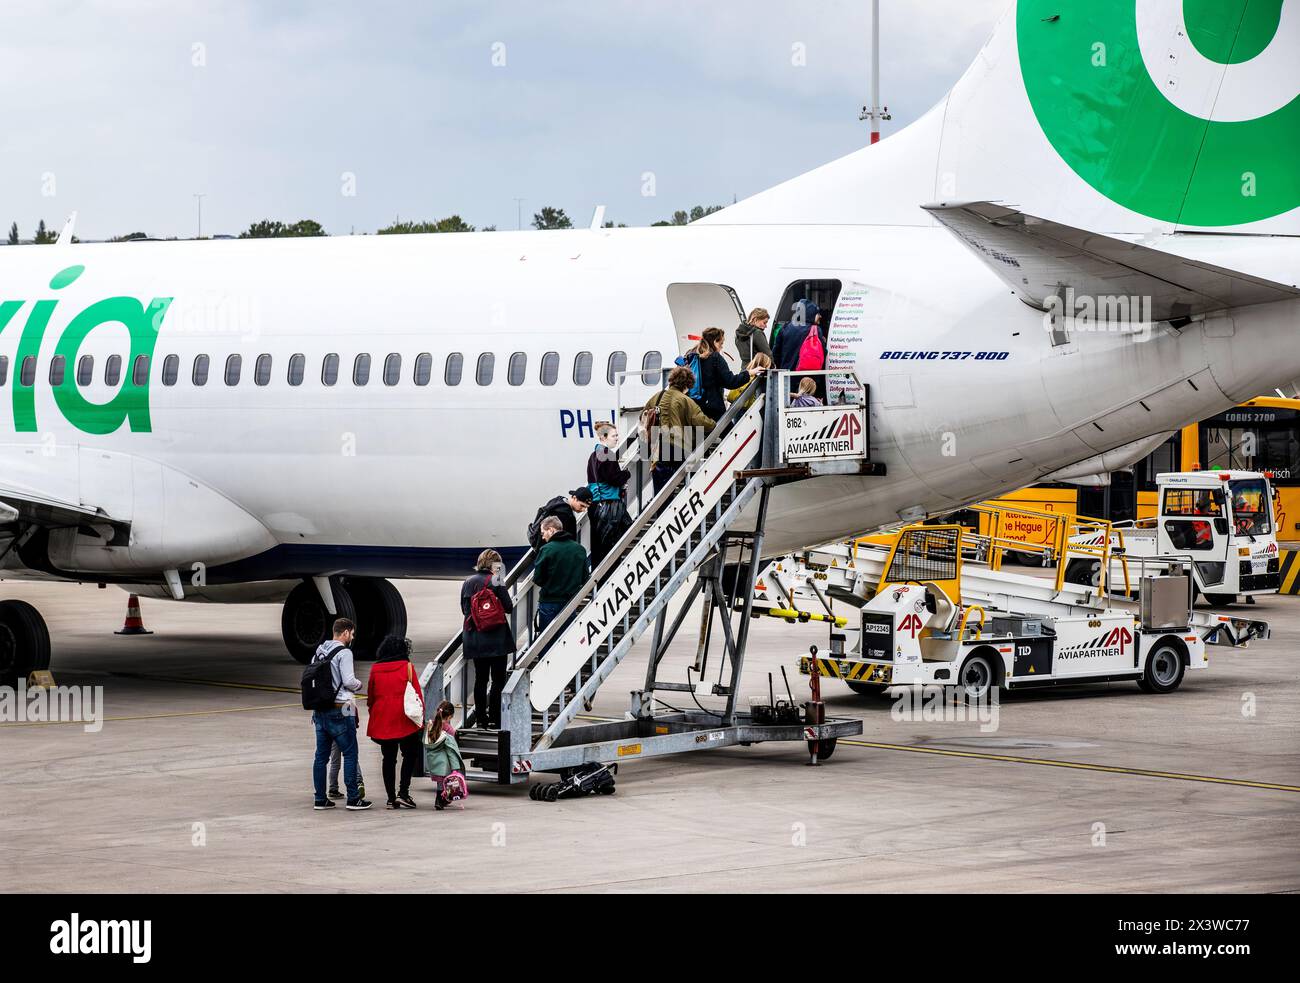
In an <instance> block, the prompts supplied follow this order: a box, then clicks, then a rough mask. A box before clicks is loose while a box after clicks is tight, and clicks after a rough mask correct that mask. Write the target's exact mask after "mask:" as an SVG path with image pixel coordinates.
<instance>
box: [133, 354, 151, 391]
mask: <svg viewBox="0 0 1300 983" xmlns="http://www.w3.org/2000/svg"><path fill="white" fill-rule="evenodd" d="M148 383H149V356H148V355H137V356H136V357H135V365H134V366H133V367H132V368H131V384H132V385H136V386H144V385H148Z"/></svg>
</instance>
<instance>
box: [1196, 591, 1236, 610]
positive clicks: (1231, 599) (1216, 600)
mask: <svg viewBox="0 0 1300 983" xmlns="http://www.w3.org/2000/svg"><path fill="white" fill-rule="evenodd" d="M1203 596H1204V598H1205V602H1206V603H1207V604H1209V605H1210V607H1212V608H1226V607H1228V606H1230V605H1233V604H1236V603H1237V595H1236V594H1205V595H1203Z"/></svg>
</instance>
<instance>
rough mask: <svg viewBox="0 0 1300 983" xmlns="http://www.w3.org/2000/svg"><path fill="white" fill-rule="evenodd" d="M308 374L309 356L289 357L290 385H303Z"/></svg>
mask: <svg viewBox="0 0 1300 983" xmlns="http://www.w3.org/2000/svg"><path fill="white" fill-rule="evenodd" d="M306 375H307V356H306V355H301V354H299V355H294V356H292V357H291V358H290V359H289V385H291V386H301V385H302V380H303V378H304V377H305V376H306Z"/></svg>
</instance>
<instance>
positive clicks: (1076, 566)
mask: <svg viewBox="0 0 1300 983" xmlns="http://www.w3.org/2000/svg"><path fill="white" fill-rule="evenodd" d="M1065 579H1066V581H1067V582H1069V583H1071V584H1082V585H1083V586H1084V587H1096V586H1097V584H1098V583H1099V582H1100V581H1101V561H1100V560H1082V559H1080V560H1071V561H1070V563H1069V565H1068V566H1067V567H1066V568H1065Z"/></svg>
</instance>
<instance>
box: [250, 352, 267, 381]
mask: <svg viewBox="0 0 1300 983" xmlns="http://www.w3.org/2000/svg"><path fill="white" fill-rule="evenodd" d="M270 381H271V356H270V355H258V356H257V362H256V363H255V364H254V365H253V384H254V385H257V386H265V385H266V384H267V383H269V382H270Z"/></svg>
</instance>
